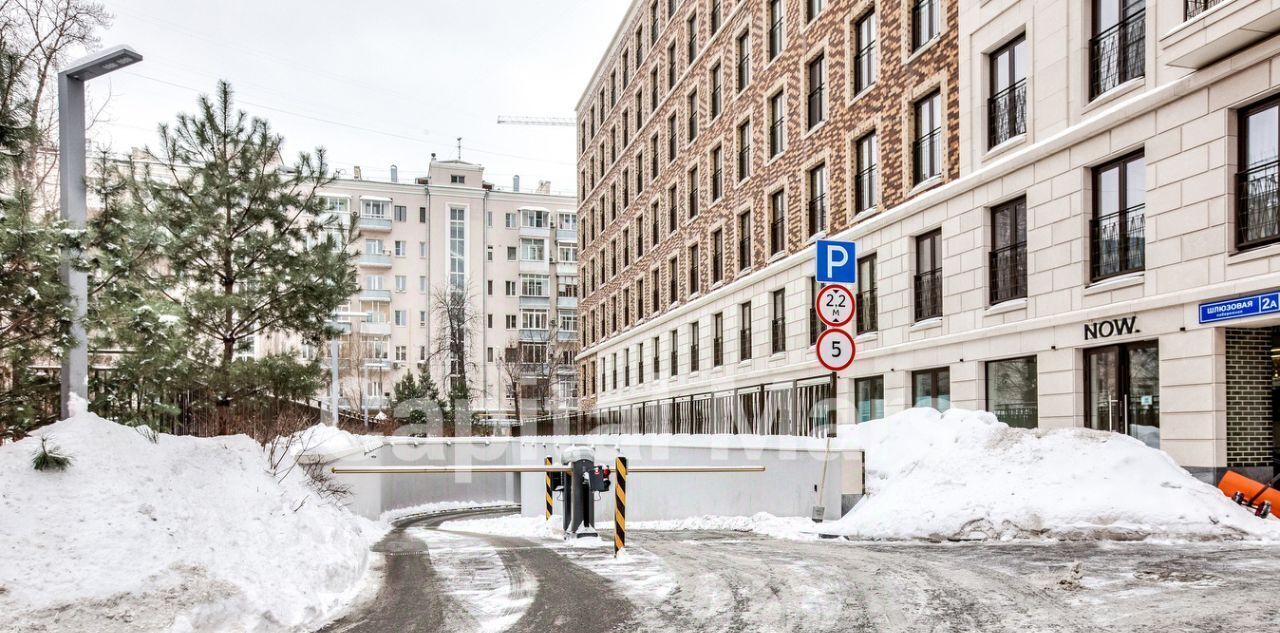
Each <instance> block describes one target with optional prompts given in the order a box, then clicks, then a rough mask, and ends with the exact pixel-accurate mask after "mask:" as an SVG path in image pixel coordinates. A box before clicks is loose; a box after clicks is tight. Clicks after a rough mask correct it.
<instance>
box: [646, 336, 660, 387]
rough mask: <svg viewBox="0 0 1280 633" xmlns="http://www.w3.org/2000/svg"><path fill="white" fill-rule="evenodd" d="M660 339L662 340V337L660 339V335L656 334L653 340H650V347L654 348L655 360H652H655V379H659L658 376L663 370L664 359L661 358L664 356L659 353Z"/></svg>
mask: <svg viewBox="0 0 1280 633" xmlns="http://www.w3.org/2000/svg"><path fill="white" fill-rule="evenodd" d="M659 340H660V339H659V338H658V337H656V336H655V337H653V340H651V341H650V342H649V347H650V349H652V350H653V361H652V362H653V378H654V380H657V378H658V374H659V373H660V372H661V371H662V360H661V358H662V357H661V356H659V355H658V343H659Z"/></svg>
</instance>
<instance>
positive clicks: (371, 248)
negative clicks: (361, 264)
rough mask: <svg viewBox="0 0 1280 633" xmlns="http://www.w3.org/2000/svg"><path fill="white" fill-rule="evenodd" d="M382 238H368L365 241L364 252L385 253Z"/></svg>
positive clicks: (371, 253)
mask: <svg viewBox="0 0 1280 633" xmlns="http://www.w3.org/2000/svg"><path fill="white" fill-rule="evenodd" d="M382 249H383V242H382V240H371V239H366V240H365V241H364V252H365V254H366V255H385V254H386V253H384V252H383V250H382Z"/></svg>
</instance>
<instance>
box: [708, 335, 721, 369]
mask: <svg viewBox="0 0 1280 633" xmlns="http://www.w3.org/2000/svg"><path fill="white" fill-rule="evenodd" d="M723 364H724V337H723V336H717V337H715V338H712V339H711V365H712V366H713V367H719V366H721V365H723Z"/></svg>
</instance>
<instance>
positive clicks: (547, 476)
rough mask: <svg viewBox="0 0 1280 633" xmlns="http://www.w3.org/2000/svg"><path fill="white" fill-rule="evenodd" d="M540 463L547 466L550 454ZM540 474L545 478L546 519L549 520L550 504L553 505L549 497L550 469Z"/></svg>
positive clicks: (549, 464)
mask: <svg viewBox="0 0 1280 633" xmlns="http://www.w3.org/2000/svg"><path fill="white" fill-rule="evenodd" d="M542 463H543V464H545V465H547V466H551V456H550V455H547V458H546V459H544V460H542ZM542 476H543V479H545V480H546V484H547V500H546V505H547V520H548V521H550V520H551V510H552V505H554V504H553V501H552V499H551V471H550V470H548V471H547V472H546V473H544V474H543V475H542Z"/></svg>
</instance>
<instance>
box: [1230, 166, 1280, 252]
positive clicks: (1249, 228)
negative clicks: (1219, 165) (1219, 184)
mask: <svg viewBox="0 0 1280 633" xmlns="http://www.w3.org/2000/svg"><path fill="white" fill-rule="evenodd" d="M1277 239H1280V161H1276V162H1270V163H1266V164H1265V165H1259V166H1257V167H1254V168H1252V169H1249V170H1246V171H1242V172H1240V173H1238V174H1236V247H1237V248H1248V247H1251V246H1258V245H1260V244H1267V243H1270V242H1273V241H1276V240H1277Z"/></svg>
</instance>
